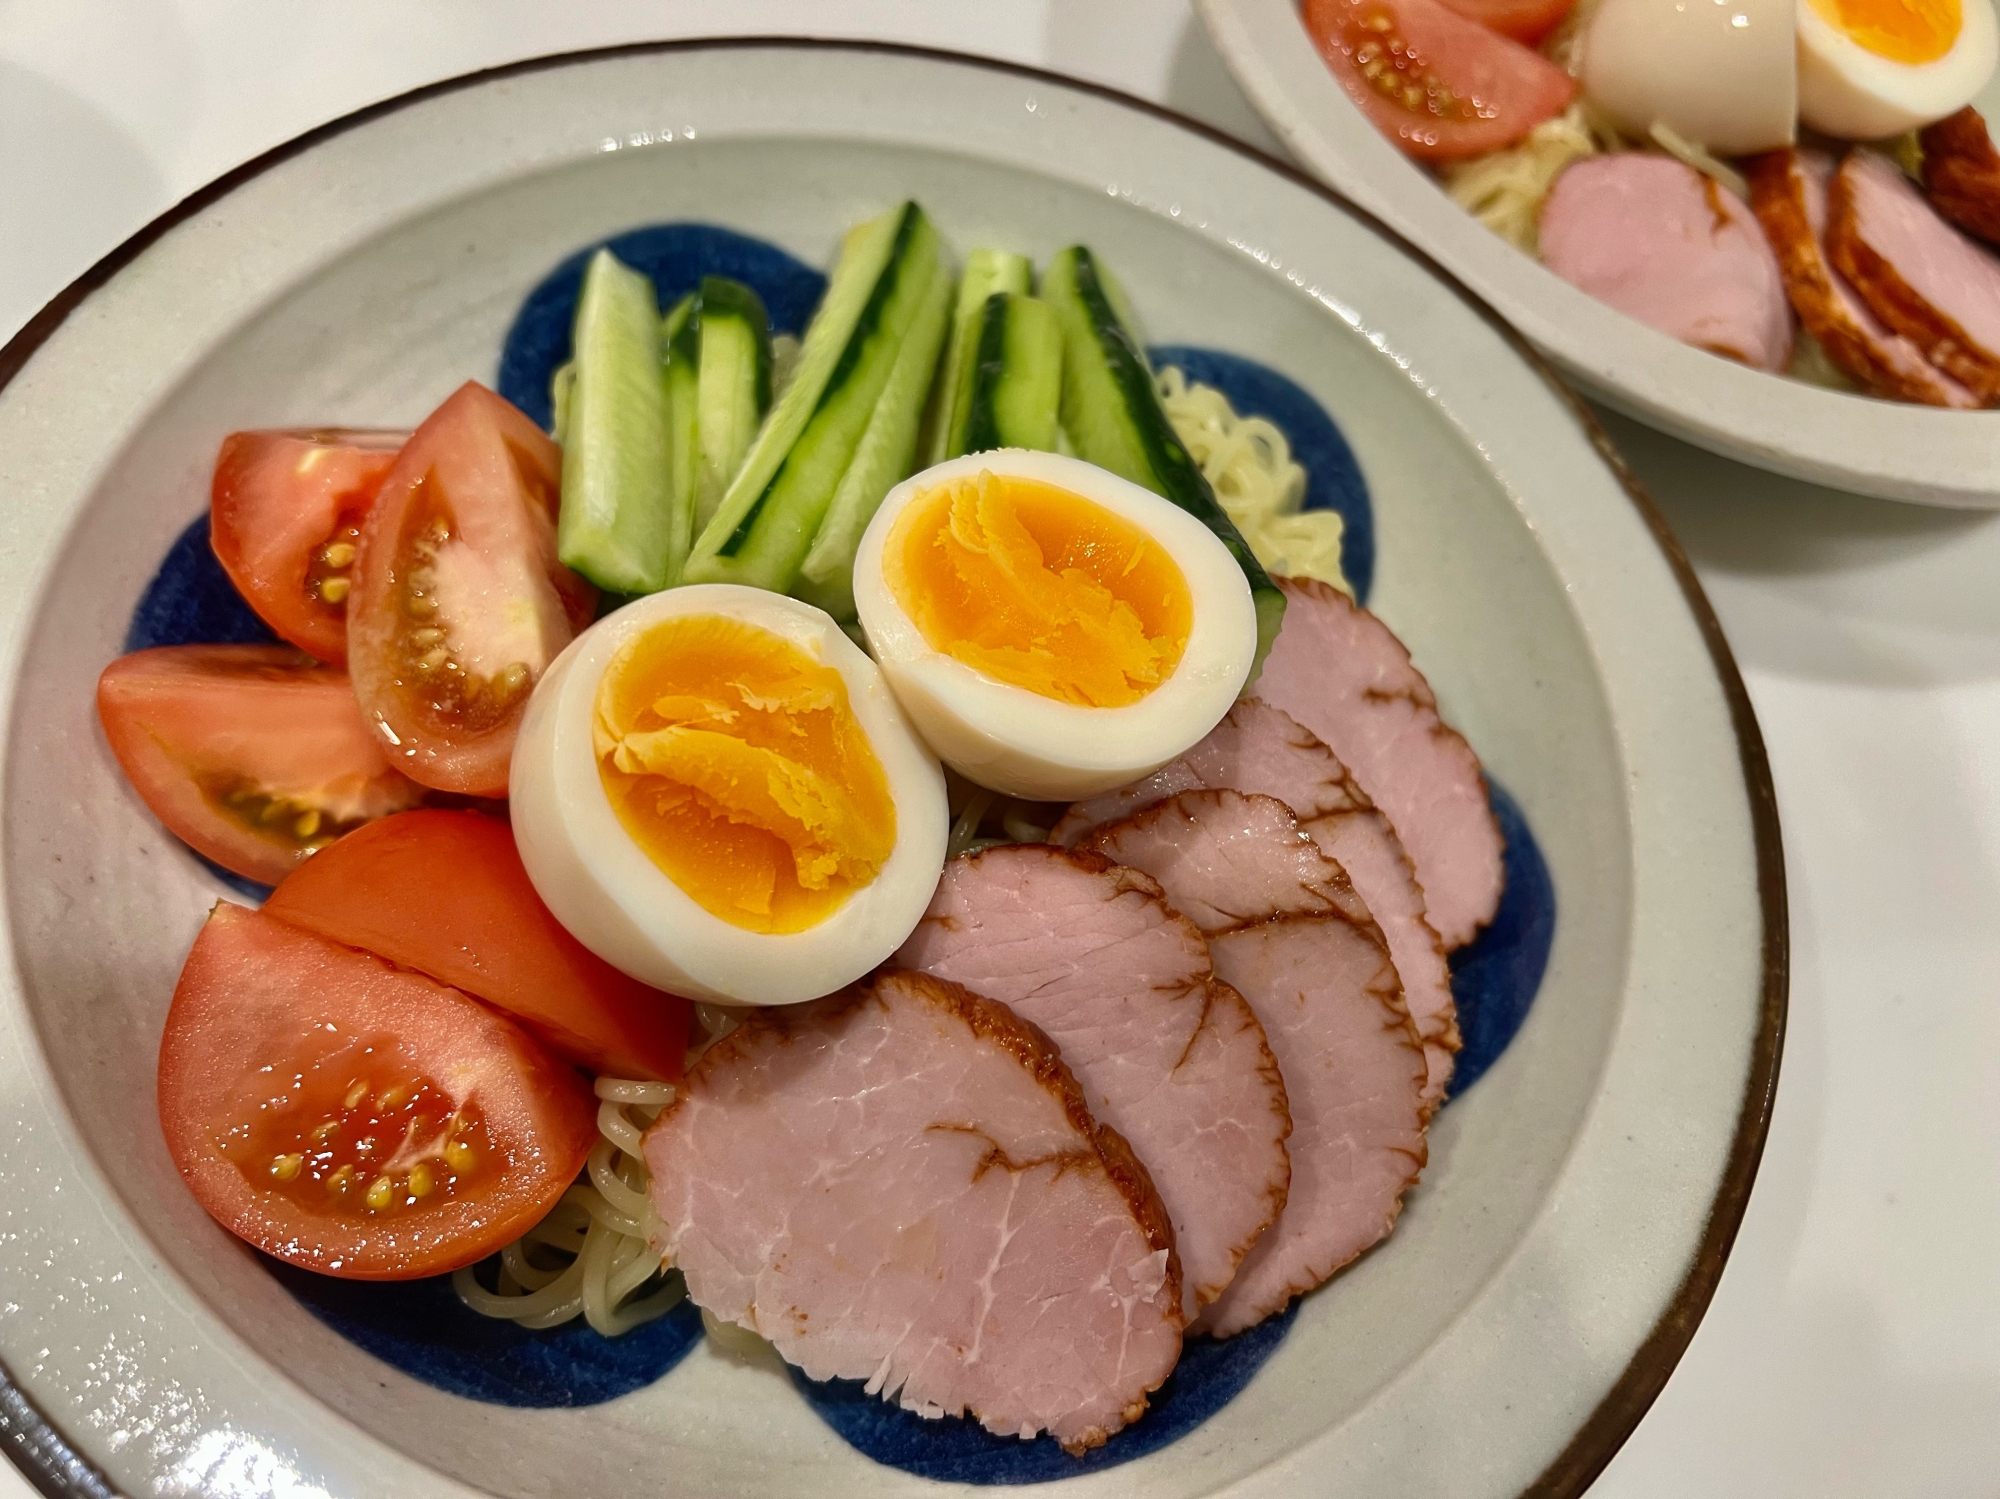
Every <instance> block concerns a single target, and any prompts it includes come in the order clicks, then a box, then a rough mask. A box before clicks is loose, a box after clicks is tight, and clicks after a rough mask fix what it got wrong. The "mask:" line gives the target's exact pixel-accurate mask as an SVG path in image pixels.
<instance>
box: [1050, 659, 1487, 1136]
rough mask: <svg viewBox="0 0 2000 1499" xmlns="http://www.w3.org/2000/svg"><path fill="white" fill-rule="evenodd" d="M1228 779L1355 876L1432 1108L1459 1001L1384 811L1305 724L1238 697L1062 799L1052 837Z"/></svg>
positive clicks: (1449, 1054)
mask: <svg viewBox="0 0 2000 1499" xmlns="http://www.w3.org/2000/svg"><path fill="white" fill-rule="evenodd" d="M1214 787H1229V788H1233V789H1235V790H1237V791H1245V792H1255V793H1257V794H1259V795H1262V796H1272V797H1276V798H1277V799H1278V800H1279V801H1281V802H1283V803H1284V804H1285V805H1286V806H1288V807H1290V808H1291V809H1292V812H1293V813H1294V815H1296V816H1297V817H1298V819H1299V823H1300V825H1301V826H1302V827H1304V828H1305V830H1306V832H1308V833H1309V834H1311V835H1312V838H1313V841H1314V842H1315V843H1317V844H1318V845H1319V847H1320V849H1321V851H1322V852H1323V853H1325V854H1326V855H1327V857H1329V858H1330V859H1332V860H1333V861H1334V862H1335V863H1337V864H1339V865H1340V867H1341V869H1342V870H1343V871H1345V873H1346V875H1347V877H1348V878H1349V879H1350V880H1352V881H1353V882H1354V889H1355V891H1356V892H1357V893H1358V894H1359V895H1360V896H1361V899H1362V901H1363V902H1364V903H1365V904H1366V905H1367V907H1368V913H1369V914H1370V915H1371V916H1373V917H1374V918H1375V923H1376V925H1378V926H1379V927H1381V929H1382V935H1383V937H1384V938H1385V939H1386V940H1387V942H1388V944H1389V957H1390V960H1391V961H1392V962H1394V963H1395V965H1396V977H1397V979H1398V981H1399V982H1400V983H1401V984H1402V986H1403V1002H1404V1003H1405V1004H1406V1005H1407V1006H1408V1007H1409V1011H1410V1019H1411V1020H1413V1021H1414V1022H1415V1023H1416V1027H1417V1035H1418V1036H1419V1038H1421V1039H1422V1041H1423V1043H1424V1060H1425V1064H1426V1067H1427V1069H1428V1076H1427V1078H1426V1080H1425V1083H1424V1103H1425V1104H1426V1106H1427V1107H1430V1108H1435V1107H1436V1106H1437V1105H1438V1103H1440V1102H1441V1101H1442V1100H1443V1098H1444V1091H1445V1088H1446V1087H1447V1085H1449V1083H1450V1082H1451V1073H1452V1065H1453V1062H1454V1059H1455V1057H1456V1054H1457V1052H1458V1049H1459V1045H1460V1039H1459V1033H1458V1006H1457V1004H1456V1002H1455V1001H1454V1000H1453V998H1452V993H1451V970H1450V969H1449V968H1448V967H1447V966H1446V964H1445V958H1444V946H1443V944H1442V943H1440V942H1439V941H1438V935H1437V933H1436V932H1435V931H1434V930H1432V928H1431V924H1430V921H1429V918H1428V917H1427V916H1426V915H1425V912H1424V892H1423V888H1422V887H1421V886H1420V885H1418V883H1417V874H1416V868H1415V866H1413V865H1412V864H1411V863H1410V856H1409V855H1408V854H1407V853H1405V852H1404V850H1403V843H1402V840H1401V839H1400V838H1398V837H1397V836H1396V830H1395V829H1394V828H1392V827H1390V826H1389V819H1388V818H1386V817H1384V816H1383V815H1382V812H1381V810H1380V809H1379V808H1378V807H1377V806H1376V805H1375V804H1374V803H1373V802H1371V801H1370V800H1369V799H1368V793H1367V792H1365V791H1363V790H1362V789H1361V787H1360V785H1359V784H1358V783H1357V782H1356V781H1355V779H1354V776H1353V773H1352V772H1351V771H1349V770H1348V768H1347V767H1346V766H1345V765H1342V764H1341V763H1340V760H1339V758H1338V757H1337V756H1336V755H1335V754H1334V753H1333V751H1332V750H1330V749H1328V748H1327V747H1326V746H1325V745H1324V744H1322V743H1321V742H1320V740H1319V737H1318V736H1317V735H1315V734H1314V733H1313V732H1312V731H1311V730H1309V729H1307V728H1306V727H1305V726H1304V725H1303V724H1301V723H1299V722H1298V721H1297V720H1296V719H1294V718H1293V717H1292V716H1291V715H1290V714H1288V713H1284V712H1281V711H1280V710H1279V709H1277V708H1273V707H1272V706H1271V705H1270V704H1269V703H1267V702H1265V701H1263V699H1261V698H1254V697H1253V698H1245V699H1243V700H1242V701H1241V702H1239V703H1237V704H1236V706H1235V707H1234V708H1232V709H1230V710H1229V713H1228V714H1227V715H1226V716H1225V717H1224V718H1223V720H1222V722H1221V723H1219V724H1217V725H1216V726H1215V728H1214V729H1213V730H1211V731H1210V733H1209V734H1208V736H1207V737H1206V738H1204V739H1203V740H1202V741H1201V742H1200V743H1199V744H1197V745H1195V746H1194V748H1192V749H1190V750H1189V751H1188V752H1187V753H1186V754H1184V755H1182V756H1181V757H1180V758H1179V759H1177V760H1174V761H1172V762H1170V763H1169V764H1167V765H1165V766H1163V767H1162V768H1161V769H1159V770H1157V771H1155V772H1154V773H1153V774H1152V775H1149V776H1147V777H1146V778H1145V779H1144V780H1140V781H1135V782H1133V783H1132V784H1131V785H1130V786H1125V787H1121V788H1120V789H1118V790H1116V791H1107V792H1105V793H1104V794H1103V795H1102V796H1094V797H1091V798H1089V799H1088V800H1086V801H1080V802H1077V803H1075V804H1074V805H1073V806H1071V807H1070V809H1069V811H1068V812H1067V813H1065V814H1064V816H1063V818H1062V820H1061V821H1060V822H1059V823H1057V824H1056V828H1055V831H1054V832H1053V833H1051V834H1050V835H1049V837H1050V841H1051V842H1054V843H1060V844H1064V845H1073V844H1075V843H1077V842H1079V841H1080V840H1081V839H1082V838H1083V837H1084V836H1085V835H1086V834H1087V833H1089V832H1090V830H1091V829H1092V828H1095V827H1097V826H1099V825H1100V824H1103V823H1106V822H1115V821H1116V820H1118V819H1119V818H1121V817H1127V816H1130V815H1131V814H1132V813H1134V812H1136V811H1138V810H1139V809H1140V808H1141V807H1146V806H1150V805H1152V804H1153V803H1154V802H1156V801H1161V800H1164V799H1165V798H1167V797H1169V796H1174V795H1177V794H1179V793H1180V792H1183V791H1194V790H1201V789H1204V788H1214Z"/></svg>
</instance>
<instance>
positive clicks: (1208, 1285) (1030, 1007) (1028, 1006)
mask: <svg viewBox="0 0 2000 1499" xmlns="http://www.w3.org/2000/svg"><path fill="white" fill-rule="evenodd" d="M895 961H897V962H898V963H900V964H902V965H904V966H905V967H909V968H916V969H921V970H923V971H924V972H926V973H932V974H936V975H937V976H938V977H940V978H947V979H951V980H954V981H955V982H957V983H960V984H963V985H965V987H966V988H968V989H971V990H973V991H974V992H976V993H979V994H983V995H985V996H987V997H988V998H989V999H997V1000H1001V1001H1002V1002H1004V1003H1005V1004H1006V1005H1007V1006H1008V1007H1009V1008H1010V1009H1012V1010H1013V1011H1014V1013H1015V1014H1017V1015H1020V1016H1022V1017H1023V1018H1025V1019H1027V1020H1030V1021H1032V1022H1033V1023H1034V1024H1036V1025H1038V1026H1040V1027H1041V1028H1042V1029H1043V1030H1044V1031H1046V1032H1048V1034H1049V1036H1050V1038H1051V1039H1052V1040H1054V1041H1055V1043H1056V1045H1057V1046H1059V1047H1060V1048H1061V1050H1062V1057H1063V1061H1064V1062H1065V1063H1066V1064H1067V1065H1068V1067H1069V1069H1070V1071H1071V1072H1072V1073H1074V1074H1075V1076H1076V1080H1077V1082H1078V1083H1079V1084H1080V1085H1081V1086H1082V1088H1083V1094H1084V1099H1085V1101H1086V1102H1087V1103H1088V1104H1089V1105H1090V1111H1091V1113H1092V1114H1094V1115H1095V1116H1096V1117H1097V1119H1098V1120H1099V1121H1100V1122H1102V1123H1104V1124H1108V1125H1110V1126H1111V1127H1112V1128H1113V1129H1115V1130H1117V1131H1118V1133H1119V1134H1121V1135H1123V1136H1124V1137H1125V1139H1126V1141H1127V1142H1128V1143H1130V1145H1131V1146H1132V1149H1133V1150H1134V1151H1136V1152H1137V1153H1138V1156H1139V1159H1140V1160H1141V1161H1143V1162H1145V1165H1146V1169H1147V1171H1148V1172H1149V1173H1150V1174H1151V1176H1152V1178H1153V1185H1154V1186H1155V1187H1156V1188H1158V1190H1159V1193H1160V1200H1161V1202H1163V1203H1164V1204H1165V1205H1166V1209H1167V1215H1168V1217H1169V1219H1171V1221H1172V1223H1173V1228H1174V1242H1175V1247H1176V1248H1177V1250H1178V1251H1179V1254H1180V1263H1181V1278H1182V1286H1183V1292H1182V1300H1183V1303H1184V1310H1185V1312H1186V1315H1187V1316H1188V1317H1189V1318H1190V1319H1192V1318H1193V1316H1194V1315H1195V1313H1196V1312H1197V1311H1198V1310H1199V1309H1200V1308H1201V1307H1203V1306H1206V1305H1207V1304H1208V1303H1209V1302H1211V1301H1213V1300H1214V1299H1215V1298H1216V1297H1217V1296H1218V1295H1220V1294H1221V1292H1222V1289H1223V1287H1224V1286H1226V1285H1228V1284H1229V1282H1230V1280H1231V1279H1232V1278H1233V1277H1234V1276H1235V1274H1236V1266H1237V1263H1238V1262H1239V1261H1240V1260H1241V1259H1242V1258H1243V1256H1244V1255H1245V1254H1246V1253H1247V1252H1248V1251H1249V1249H1250V1246H1251V1245H1252V1244H1253V1243H1255V1242H1256V1240H1257V1238H1258V1236H1259V1235H1260V1234H1262V1233H1263V1232H1264V1230H1265V1229H1267V1228H1268V1227H1270V1225H1271V1224H1272V1223H1273V1222H1274V1221H1276V1219H1277V1216H1278V1212H1279V1210H1280V1209H1281V1208H1283V1207H1284V1204H1285V1191H1286V1186H1287V1184H1288V1183H1289V1182H1290V1180H1291V1166H1290V1162H1289V1159H1288V1157H1287V1155H1286V1152H1285V1137H1286V1136H1287V1135H1288V1134H1290V1133H1291V1128H1292V1123H1291V1114H1290V1113H1289V1112H1288V1110H1287V1108H1286V1104H1285V1085H1284V1080H1283V1079H1282V1078H1281V1077H1280V1076H1279V1074H1278V1064H1277V1061H1276V1060H1275V1059H1274V1058H1273V1057H1272V1055H1271V1048H1270V1046H1269V1045H1268V1044H1267V1043H1266V1041H1265V1039H1264V1028H1263V1027H1262V1026H1261V1025H1259V1024H1258V1023H1257V1017H1256V1016H1255V1015H1254V1014H1253V1013H1251V1010H1250V1006H1249V1005H1248V1004H1247V1003H1245V1001H1244V999H1243V996H1242V995H1240V994H1238V993H1237V992H1236V991H1235V990H1233V989H1231V988H1229V987H1228V986H1227V985H1226V984H1221V983H1218V982H1216V980H1215V979H1214V977H1213V975H1212V972H1211V970H1210V966H1209V957H1208V944H1207V942H1205V941H1203V940H1202V936H1201V933H1200V932H1198V931H1197V930H1196V929H1195V927H1194V926H1193V925H1192V924H1191V923H1190V922H1189V921H1188V920H1187V918H1186V917H1184V916H1180V915H1177V914H1175V913H1174V912H1173V911H1171V910H1169V909H1168V907H1167V903H1166V901H1165V900H1164V899H1163V898H1162V897H1161V894H1160V887H1159V886H1158V885H1157V884H1155V883H1154V881H1153V880H1152V878H1151V877H1150V876H1148V875H1146V874H1142V873H1141V872H1140V871H1138V870H1136V869H1126V868H1122V867H1120V866H1118V865H1114V864H1112V863H1110V862H1109V861H1108V860H1105V859H1103V858H1100V857H1099V856H1098V855H1096V854H1087V853H1072V852H1070V851H1068V850H1064V849H1059V848H1051V847H1049V846H1048V845H1047V844H1014V845H1009V846H1005V847H1000V848H991V849H987V850H986V851H985V852H983V853H978V854H973V855H969V856H967V857H965V858H959V859H953V860H952V861H951V862H950V863H948V864H946V865H945V870H944V877H943V879H942V880H940V881H939V883H938V892H937V896H936V898H935V899H933V900H932V902H931V907H930V912H929V914H928V915H926V916H925V918H924V920H923V921H922V923H921V924H919V925H918V927H917V930H916V932H915V933H914V934H913V935H912V936H911V938H910V940H909V942H908V943H906V944H905V945H904V947H903V949H902V951H901V952H899V953H898V954H897V955H896V960H895Z"/></svg>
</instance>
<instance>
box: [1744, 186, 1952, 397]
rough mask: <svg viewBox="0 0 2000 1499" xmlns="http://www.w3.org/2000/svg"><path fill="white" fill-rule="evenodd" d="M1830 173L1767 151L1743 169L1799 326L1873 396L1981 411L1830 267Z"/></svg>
mask: <svg viewBox="0 0 2000 1499" xmlns="http://www.w3.org/2000/svg"><path fill="white" fill-rule="evenodd" d="M1833 171H1834V166H1833V158H1832V157H1831V156H1828V155H1827V154H1826V153H1825V152H1823V151H1791V150H1785V151H1767V152H1765V153H1764V154H1763V155H1761V156H1755V157H1752V158H1751V159H1750V160H1749V162H1747V163H1746V164H1745V172H1746V175H1747V176H1748V177H1749V180H1750V202H1751V206H1752V207H1753V208H1754V209H1755V210H1756V213H1757V219H1758V222H1759V223H1761V224H1762V225H1763V226H1764V233H1765V234H1766V235H1767V236H1768V237H1769V239H1770V241H1771V244H1772V245H1773V246H1774V247H1775V248H1776V250H1777V252H1778V264H1779V265H1780V267H1782V268H1783V271H1784V275H1785V291H1786V293H1787V295H1789V296H1790V297H1791V299H1792V306H1793V308H1794V309H1796V310H1797V312H1798V315H1799V321H1800V322H1802V323H1804V324H1805V325H1806V328H1807V329H1808V331H1810V332H1811V334H1812V336H1813V337H1814V338H1816V339H1818V340H1819V341H1820V345H1821V347H1823V348H1824V349H1825V350H1826V353H1827V357H1828V358H1829V359H1831V360H1832V361H1833V362H1834V363H1835V364H1836V365H1838V366H1839V367H1840V368H1841V369H1842V370H1843V371H1845V372H1846V373H1847V374H1849V375H1851V376H1853V378H1854V379H1855V380H1856V381H1858V382H1859V383H1860V384H1861V385H1862V386H1863V387H1865V388H1866V389H1868V390H1870V391H1873V392H1874V393H1875V394H1876V395H1882V396H1893V397H1894V398H1895V399H1897V400H1899V401H1920V402H1922V403H1923V404H1925V405H1927V406H1950V407H1957V408H1960V409H1968V408H1971V407H1975V406H1977V405H1979V398H1978V397H1977V396H1975V395H1974V394H1973V393H1972V392H1971V391H1969V390H1967V389H1966V388H1965V387H1964V386H1963V385H1960V384H1959V383H1958V382H1957V381H1956V380H1954V379H1952V378H1951V376H1949V375H1947V374H1945V373H1944V371H1942V370H1940V369H1938V368H1937V367H1936V366H1935V365H1933V364H1932V363H1931V362H1930V361H1929V360H1928V359H1926V358H1924V351H1923V350H1922V349H1920V348H1918V347H1917V346H1916V345H1915V344H1913V343H1911V342H1910V340H1908V339H1907V338H1905V337H1903V335H1902V334H1900V333H1897V332H1895V331H1894V330H1892V329H1891V328H1889V327H1887V326H1886V325H1885V324H1884V323H1883V322H1882V321H1881V319H1879V318H1878V317H1876V316H1875V314H1874V313H1873V312H1871V311H1869V309H1868V305H1867V304H1866V303H1865V302H1863V301H1862V300H1861V299H1860V297H1858V296H1856V295H1855V292H1854V288H1853V287H1851V286H1849V285H1848V284H1847V282H1846V281H1845V280H1843V279H1842V278H1841V275H1840V273H1839V272H1838V271H1836V270H1835V269H1834V268H1833V266H1832V264H1831V263H1830V262H1829V261H1828V259H1827V254H1826V222H1827V188H1828V185H1829V184H1830V183H1831V182H1832V180H1833Z"/></svg>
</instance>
